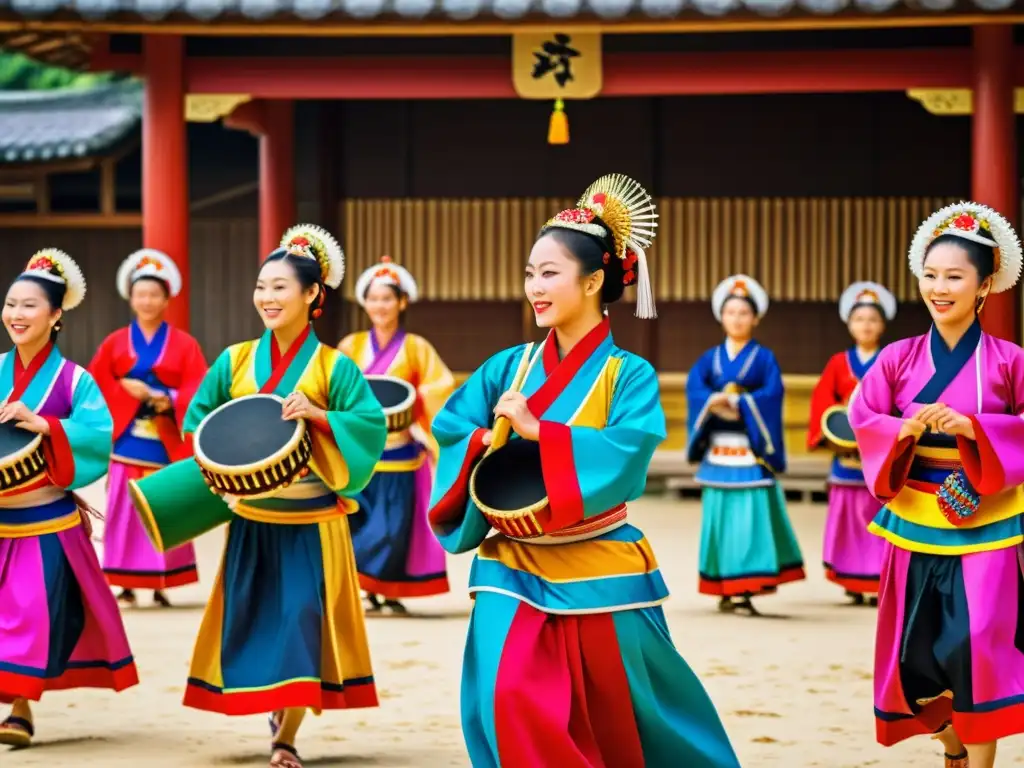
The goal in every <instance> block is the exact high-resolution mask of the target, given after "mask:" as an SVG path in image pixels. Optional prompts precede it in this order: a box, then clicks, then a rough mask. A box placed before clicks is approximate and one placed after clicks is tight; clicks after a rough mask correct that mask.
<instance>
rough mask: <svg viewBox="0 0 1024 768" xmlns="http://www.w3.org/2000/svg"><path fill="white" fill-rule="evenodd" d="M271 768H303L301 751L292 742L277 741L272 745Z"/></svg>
mask: <svg viewBox="0 0 1024 768" xmlns="http://www.w3.org/2000/svg"><path fill="white" fill-rule="evenodd" d="M270 768H302V763H301V762H300V761H299V753H298V752H296V751H295V747H293V746H292V745H291V744H284V743H282V742H279V741H275V742H274V743H273V744H271V745H270Z"/></svg>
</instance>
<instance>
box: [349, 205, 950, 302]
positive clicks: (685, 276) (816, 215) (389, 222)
mask: <svg viewBox="0 0 1024 768" xmlns="http://www.w3.org/2000/svg"><path fill="white" fill-rule="evenodd" d="M950 202H953V201H952V200H948V199H941V198H905V197H886V198H744V199H734V198H714V199H706V198H663V199H661V200H659V201H658V203H659V211H660V212H661V219H660V221H661V226H660V227H659V230H660V231H659V233H658V238H657V240H656V241H655V243H654V245H653V246H652V248H651V251H650V253H649V256H650V260H651V272H652V275H653V277H654V281H655V291H656V294H657V298H658V299H660V300H663V301H687V300H701V299H706V298H708V297H709V296H710V295H711V291H712V290H713V289H714V287H715V285H716V284H717V283H718V281H720V280H722V279H723V278H725V277H728V276H729V275H731V274H736V273H740V272H742V273H747V274H749V275H751V276H753V277H755V278H756V279H757V280H758V281H760V282H761V283H762V284H763V285H764V286H765V288H766V289H767V291H768V293H769V295H770V296H771V298H772V300H773V301H834V300H837V299H838V298H839V294H840V293H841V292H842V291H843V289H844V288H845V287H846V286H847V285H848V284H849V283H851V282H853V281H855V280H875V281H877V282H880V283H882V284H884V285H886V286H887V287H888V288H890V290H892V291H893V292H894V293H895V294H896V297H897V298H898V299H900V300H901V301H910V300H916V298H917V288H916V285H915V283H914V281H913V278H912V276H911V274H910V271H909V270H908V268H907V259H906V253H907V247H908V246H909V245H910V240H911V238H912V237H913V234H914V231H915V230H916V229H917V227H918V225H919V224H920V223H921V222H922V221H923V220H924V219H925V218H926V217H927V216H929V215H930V214H931V213H932V212H933V211H935V210H937V209H938V208H941V207H942V206H943V205H947V204H948V203H950ZM572 203H573V201H571V200H568V199H564V200H562V199H551V198H528V199H491V200H481V199H474V200H456V199H449V200H404V199H392V200H370V199H356V200H347V201H345V202H344V203H343V204H342V217H343V220H342V232H343V234H344V243H345V249H346V252H347V253H348V254H349V265H348V269H349V274H350V275H352V279H350V280H347V281H346V288H345V290H346V291H347V295H348V296H349V297H351V296H352V291H353V286H354V285H355V276H357V275H359V274H360V273H361V272H362V270H364V269H365V268H366V267H368V266H370V265H371V264H372V263H374V262H375V261H376V260H377V259H379V258H380V256H381V255H382V254H389V255H390V256H391V257H392V258H393V259H394V260H395V261H396V262H397V263H399V264H401V265H402V266H404V267H406V268H407V269H408V270H409V271H410V272H412V274H413V275H415V277H416V280H417V282H418V283H419V287H420V293H421V297H422V298H424V299H430V300H435V301H457V300H472V299H477V300H481V299H505V300H514V299H519V298H520V297H521V296H522V291H523V265H524V264H525V262H526V257H527V255H528V253H529V249H530V246H531V245H532V244H533V239H534V237H535V236H536V233H537V231H538V229H539V228H540V227H541V226H542V225H543V223H544V222H545V221H546V220H547V219H548V218H549V217H550V216H551V215H552V214H554V213H556V212H558V211H560V210H562V209H563V208H567V207H569V206H570V205H571V204H572Z"/></svg>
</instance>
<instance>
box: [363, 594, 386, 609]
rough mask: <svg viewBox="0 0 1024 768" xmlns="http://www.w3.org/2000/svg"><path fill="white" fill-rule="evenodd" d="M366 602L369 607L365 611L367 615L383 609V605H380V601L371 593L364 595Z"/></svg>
mask: <svg viewBox="0 0 1024 768" xmlns="http://www.w3.org/2000/svg"><path fill="white" fill-rule="evenodd" d="M366 602H367V603H368V604H369V607H367V609H366V611H367V613H377V612H379V611H380V610H381V608H383V607H384V606H383V603H381V601H380V598H379V597H377V596H376V595H375V594H373V593H372V592H367V593H366Z"/></svg>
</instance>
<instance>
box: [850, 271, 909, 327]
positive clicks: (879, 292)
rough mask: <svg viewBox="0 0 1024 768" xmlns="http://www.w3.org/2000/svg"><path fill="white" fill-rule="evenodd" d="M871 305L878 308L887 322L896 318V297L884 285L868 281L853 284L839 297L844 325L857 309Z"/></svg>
mask: <svg viewBox="0 0 1024 768" xmlns="http://www.w3.org/2000/svg"><path fill="white" fill-rule="evenodd" d="M867 304H871V305H874V306H875V307H877V308H878V311H879V312H881V313H882V317H884V318H885V319H886V320H887V321H889V320H892V319H893V318H894V317H896V297H895V296H893V295H892V293H891V292H890V291H889V290H887V289H886V287H885V286H884V285H880V284H879V283H872V282H868V281H864V282H859V283H852V284H850V286H848V287H847V289H846V290H845V291H843V293H842V295H841V296H840V297H839V317H840V318H841V319H842V321H843V322H844V323H848V322H849V321H850V315H851V314H853V310H854V309H855V308H856V307H862V306H864V305H867Z"/></svg>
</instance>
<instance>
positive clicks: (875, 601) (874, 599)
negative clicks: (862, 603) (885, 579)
mask: <svg viewBox="0 0 1024 768" xmlns="http://www.w3.org/2000/svg"><path fill="white" fill-rule="evenodd" d="M868 605H870V606H871V607H872V608H877V607H878V595H872V596H871V597H869V598H868Z"/></svg>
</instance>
